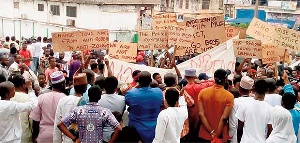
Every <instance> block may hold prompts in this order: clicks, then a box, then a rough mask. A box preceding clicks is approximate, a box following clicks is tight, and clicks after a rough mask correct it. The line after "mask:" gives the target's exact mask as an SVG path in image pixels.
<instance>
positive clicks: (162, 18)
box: [152, 13, 177, 30]
mask: <svg viewBox="0 0 300 143" xmlns="http://www.w3.org/2000/svg"><path fill="white" fill-rule="evenodd" d="M169 25H177V16H176V14H175V13H167V14H158V15H154V16H153V18H152V27H153V30H166V28H167V26H169Z"/></svg>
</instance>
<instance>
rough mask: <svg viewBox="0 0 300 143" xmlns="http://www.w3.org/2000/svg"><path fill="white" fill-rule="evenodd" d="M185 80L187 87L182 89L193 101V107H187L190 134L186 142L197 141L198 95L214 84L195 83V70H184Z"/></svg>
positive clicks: (207, 82)
mask: <svg viewBox="0 0 300 143" xmlns="http://www.w3.org/2000/svg"><path fill="white" fill-rule="evenodd" d="M185 79H186V80H187V82H188V83H187V85H186V86H185V87H184V88H185V91H186V92H187V94H189V95H190V96H191V97H192V98H193V100H194V104H195V106H192V107H188V115H189V117H188V119H189V125H190V127H189V130H190V134H189V135H188V139H187V140H191V141H198V132H199V123H200V119H199V107H198V95H199V93H200V91H201V90H202V89H204V88H207V87H210V86H212V85H213V84H214V83H213V82H211V81H202V82H200V83H196V82H195V80H196V79H197V75H196V69H192V68H190V69H186V70H185Z"/></svg>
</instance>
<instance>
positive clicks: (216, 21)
mask: <svg viewBox="0 0 300 143" xmlns="http://www.w3.org/2000/svg"><path fill="white" fill-rule="evenodd" d="M186 26H187V27H193V28H194V39H193V42H192V43H191V46H190V47H191V48H193V49H194V50H192V51H197V53H203V52H205V51H208V50H210V49H212V48H213V47H215V46H218V45H219V44H220V43H223V42H225V41H226V35H225V27H224V26H225V21H224V17H223V16H218V17H208V18H202V19H194V20H189V21H187V22H186ZM189 54H193V53H189Z"/></svg>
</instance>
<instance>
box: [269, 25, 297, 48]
mask: <svg viewBox="0 0 300 143" xmlns="http://www.w3.org/2000/svg"><path fill="white" fill-rule="evenodd" d="M274 42H275V43H276V44H277V45H278V46H279V47H280V48H284V49H288V50H290V51H297V52H298V51H299V50H300V32H298V31H295V30H292V29H287V28H284V27H276V28H275V35H274Z"/></svg>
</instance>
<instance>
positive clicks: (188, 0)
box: [185, 0, 190, 9]
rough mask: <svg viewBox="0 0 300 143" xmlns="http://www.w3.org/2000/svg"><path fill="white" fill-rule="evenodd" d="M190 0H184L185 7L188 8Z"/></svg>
mask: <svg viewBox="0 0 300 143" xmlns="http://www.w3.org/2000/svg"><path fill="white" fill-rule="evenodd" d="M189 4H190V0H185V9H189Z"/></svg>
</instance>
